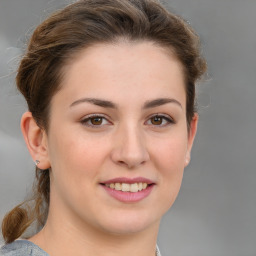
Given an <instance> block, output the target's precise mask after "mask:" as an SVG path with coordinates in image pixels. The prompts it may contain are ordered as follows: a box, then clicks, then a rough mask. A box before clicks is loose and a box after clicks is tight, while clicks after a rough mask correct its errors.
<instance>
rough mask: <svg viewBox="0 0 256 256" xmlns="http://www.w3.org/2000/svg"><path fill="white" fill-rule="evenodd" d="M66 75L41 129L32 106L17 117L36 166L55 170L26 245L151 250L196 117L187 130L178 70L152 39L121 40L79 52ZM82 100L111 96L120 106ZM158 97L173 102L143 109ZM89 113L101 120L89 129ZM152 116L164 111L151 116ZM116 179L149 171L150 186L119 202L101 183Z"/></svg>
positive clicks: (65, 251) (55, 251)
mask: <svg viewBox="0 0 256 256" xmlns="http://www.w3.org/2000/svg"><path fill="white" fill-rule="evenodd" d="M64 73H65V76H64V79H63V82H62V84H61V86H62V88H61V90H60V91H58V92H57V94H56V95H55V96H54V97H53V98H52V102H51V117H50V125H49V130H48V131H47V133H46V132H45V131H44V130H41V129H40V128H39V127H38V126H37V125H36V123H35V121H34V119H33V117H32V116H31V113H30V112H26V113H25V114H24V115H23V117H22V121H21V127H22V132H23V134H24V138H25V141H26V143H27V146H28V149H29V151H30V153H31V156H32V158H33V159H34V160H36V159H38V160H40V163H39V164H38V167H39V168H41V169H46V168H49V167H51V172H50V178H51V185H50V186H51V195H50V208H49V209H50V210H49V216H48V220H47V222H46V225H45V227H44V228H43V230H42V231H41V232H39V233H38V234H37V235H35V236H33V237H32V238H30V241H32V242H34V243H36V244H37V245H39V246H40V247H41V248H42V249H44V250H45V251H46V252H48V253H49V254H50V255H51V256H58V255H91V254H92V255H112V256H114V255H142V256H143V255H147V256H148V255H151V256H153V255H154V254H155V244H156V239H157V233H158V228H159V224H160V220H161V217H162V216H163V214H164V213H165V212H166V211H167V210H168V209H169V208H170V207H171V206H172V204H173V202H174V201H175V198H176V196H177V194H178V192H179V189H180V186H181V182H182V176H183V171H184V167H185V166H186V165H187V164H188V163H189V160H190V151H191V148H192V144H193V140H194V137H195V134H196V127H197V121H198V117H197V115H195V116H194V118H193V120H192V122H191V125H190V130H189V131H188V129H187V123H186V95H185V84H184V75H183V71H182V66H181V64H180V63H179V61H178V60H177V59H176V58H175V57H174V56H173V55H172V54H171V53H170V52H167V51H166V50H164V49H163V48H161V47H159V46H157V45H155V44H153V43H151V42H140V43H129V42H119V43H118V44H115V45H104V44H99V45H94V46H92V47H90V48H87V49H85V50H83V51H82V52H80V53H79V55H78V56H77V57H75V58H74V59H73V60H72V62H70V64H68V65H67V66H66V67H65V72H64ZM84 98H97V99H103V100H107V101H111V102H113V103H114V104H115V105H116V108H106V107H102V106H97V105H95V104H93V103H90V102H85V101H84V100H81V99H84ZM159 98H168V99H171V100H172V101H171V102H168V103H165V104H161V105H159V106H155V107H149V108H147V109H143V106H144V104H145V103H146V102H149V101H152V100H156V99H159ZM74 102H75V103H74ZM90 114H98V115H100V116H103V118H102V119H100V120H98V121H99V122H98V123H97V120H96V122H95V119H94V120H93V121H94V123H93V124H95V123H96V124H97V125H94V126H93V124H92V123H90V121H87V122H83V120H85V119H86V118H88V115H90ZM157 114H158V115H164V117H160V119H159V120H157V121H154V119H153V118H152V116H155V115H157ZM165 117H167V118H168V119H170V120H172V122H169V121H168V120H167V119H165ZM91 121H92V120H91ZM116 177H128V178H134V177H145V178H147V179H150V180H152V181H153V182H154V183H155V185H154V187H153V190H152V192H151V193H150V195H149V196H148V197H146V198H144V199H143V200H141V201H139V202H136V203H124V202H120V201H118V200H116V199H115V198H113V197H111V196H110V195H109V194H108V193H106V191H105V190H104V189H103V188H102V186H101V185H100V184H99V183H101V182H103V181H106V180H109V179H113V178H116ZM98 244H100V245H101V246H95V245H98Z"/></svg>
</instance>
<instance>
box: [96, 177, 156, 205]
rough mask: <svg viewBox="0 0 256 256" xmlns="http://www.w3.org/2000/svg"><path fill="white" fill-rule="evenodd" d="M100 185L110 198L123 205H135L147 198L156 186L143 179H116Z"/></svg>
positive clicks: (150, 181)
mask: <svg viewBox="0 0 256 256" xmlns="http://www.w3.org/2000/svg"><path fill="white" fill-rule="evenodd" d="M100 185H101V186H102V188H103V189H104V190H105V191H106V192H107V194H108V195H110V196H111V197H112V198H114V199H116V200H118V201H121V202H123V203H135V202H139V201H141V200H143V199H145V198H146V197H148V196H149V195H150V194H151V192H152V190H153V189H154V187H155V185H156V184H155V183H154V182H153V181H152V180H149V179H146V178H144V177H136V178H127V177H118V178H115V179H111V180H107V181H104V182H101V183H100Z"/></svg>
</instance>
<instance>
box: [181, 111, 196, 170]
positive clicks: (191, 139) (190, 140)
mask: <svg viewBox="0 0 256 256" xmlns="http://www.w3.org/2000/svg"><path fill="white" fill-rule="evenodd" d="M197 124H198V114H197V113H195V114H194V116H193V118H192V120H191V122H190V128H189V131H188V145H187V153H186V158H185V164H184V165H185V167H186V166H188V164H189V162H190V158H191V149H192V146H193V142H194V139H195V136H196V131H197Z"/></svg>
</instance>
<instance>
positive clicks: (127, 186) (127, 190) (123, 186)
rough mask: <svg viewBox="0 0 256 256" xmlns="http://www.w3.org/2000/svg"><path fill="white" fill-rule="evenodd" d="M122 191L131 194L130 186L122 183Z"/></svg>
mask: <svg viewBox="0 0 256 256" xmlns="http://www.w3.org/2000/svg"><path fill="white" fill-rule="evenodd" d="M122 191H123V192H129V191H130V184H127V183H122Z"/></svg>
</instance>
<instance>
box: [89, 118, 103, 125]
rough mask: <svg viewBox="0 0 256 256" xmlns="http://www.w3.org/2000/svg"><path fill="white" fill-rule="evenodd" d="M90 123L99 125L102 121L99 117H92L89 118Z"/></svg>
mask: <svg viewBox="0 0 256 256" xmlns="http://www.w3.org/2000/svg"><path fill="white" fill-rule="evenodd" d="M91 122H92V124H94V125H99V124H101V123H102V118H101V117H94V118H93V119H92V120H91Z"/></svg>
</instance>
